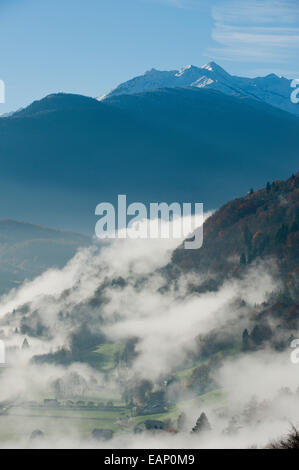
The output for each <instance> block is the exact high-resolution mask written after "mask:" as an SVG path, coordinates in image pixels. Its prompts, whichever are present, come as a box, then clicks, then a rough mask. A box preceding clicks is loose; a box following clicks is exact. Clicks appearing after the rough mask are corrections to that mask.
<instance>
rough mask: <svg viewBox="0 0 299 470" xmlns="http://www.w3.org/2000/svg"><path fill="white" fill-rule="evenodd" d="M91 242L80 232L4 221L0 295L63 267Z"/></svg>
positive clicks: (0, 230)
mask: <svg viewBox="0 0 299 470" xmlns="http://www.w3.org/2000/svg"><path fill="white" fill-rule="evenodd" d="M90 243H91V239H90V238H89V237H85V236H84V235H80V234H77V233H72V232H67V231H63V230H53V229H50V228H47V227H42V226H40V225H34V224H29V223H25V222H19V221H16V220H0V295H1V294H3V293H5V292H7V291H8V290H9V289H11V288H13V287H17V286H18V285H20V284H21V283H23V282H24V281H25V280H30V279H33V278H34V277H35V276H38V275H39V274H41V273H42V272H44V271H45V270H46V269H48V268H61V267H62V266H64V264H65V263H66V262H67V261H68V260H69V259H70V258H72V257H73V256H74V254H75V253H76V250H77V249H78V248H79V247H83V246H88V245H89V244H90Z"/></svg>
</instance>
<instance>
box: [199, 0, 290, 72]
mask: <svg viewBox="0 0 299 470" xmlns="http://www.w3.org/2000/svg"><path fill="white" fill-rule="evenodd" d="M212 16H213V19H214V28H213V31H212V38H213V39H214V40H215V41H216V42H217V43H218V44H219V45H220V47H215V48H211V49H209V51H208V53H209V55H213V56H214V57H215V58H216V59H217V58H221V59H226V60H238V61H248V60H251V61H254V62H277V63H283V62H287V61H290V60H291V59H294V60H295V59H296V57H297V56H298V52H299V26H298V22H299V4H298V3H297V2H294V1H292V0H291V1H283V2H282V1H280V0H277V1H269V0H260V1H258V0H250V1H248V0H241V1H236V0H229V1H226V2H221V3H218V4H217V5H215V6H214V7H213V8H212Z"/></svg>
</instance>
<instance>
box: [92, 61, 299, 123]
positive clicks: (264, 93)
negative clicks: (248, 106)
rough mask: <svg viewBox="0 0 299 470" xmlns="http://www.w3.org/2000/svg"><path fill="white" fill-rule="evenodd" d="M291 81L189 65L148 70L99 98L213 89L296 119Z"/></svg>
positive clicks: (298, 109)
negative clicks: (254, 102) (161, 89)
mask: <svg viewBox="0 0 299 470" xmlns="http://www.w3.org/2000/svg"><path fill="white" fill-rule="evenodd" d="M291 82H292V80H291V79H287V78H285V77H278V76H277V75H276V74H274V73H271V74H268V75H266V76H265V77H255V78H246V77H239V76H236V75H230V74H229V73H228V72H227V71H226V70H224V69H223V68H222V67H221V66H220V65H218V64H216V63H215V62H209V63H208V64H205V65H203V66H201V67H197V66H194V65H188V66H186V67H182V68H181V69H178V70H170V71H161V70H156V69H151V70H148V71H147V72H145V73H144V74H142V75H139V76H136V77H134V78H132V79H130V80H128V81H126V82H123V83H121V84H120V85H118V86H117V87H116V88H114V89H113V90H111V91H110V92H109V93H107V94H105V95H103V96H102V97H100V98H98V100H100V101H105V100H106V99H107V98H111V97H115V96H119V95H122V94H136V93H141V92H144V91H150V90H154V89H158V88H169V87H171V88H172V87H186V86H191V87H195V88H209V89H211V88H212V89H216V90H219V91H221V92H222V93H225V94H228V95H243V96H250V97H251V98H253V99H256V100H261V101H263V102H265V103H267V104H270V105H272V106H275V107H277V108H280V109H282V110H284V111H287V112H289V113H292V114H295V115H297V116H299V106H296V105H295V104H294V103H292V102H291V99H290V95H291V92H292V88H291Z"/></svg>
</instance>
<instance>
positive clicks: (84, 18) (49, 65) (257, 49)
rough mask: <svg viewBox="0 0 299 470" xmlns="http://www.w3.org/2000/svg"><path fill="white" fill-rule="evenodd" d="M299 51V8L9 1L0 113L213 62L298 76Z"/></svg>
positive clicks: (244, 0) (246, 1) (250, 72)
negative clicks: (62, 94)
mask: <svg viewBox="0 0 299 470" xmlns="http://www.w3.org/2000/svg"><path fill="white" fill-rule="evenodd" d="M298 52H299V1H298V0H237V1H235V0H209V1H207V0H0V79H2V80H4V82H5V84H6V103H5V104H0V113H4V112H8V111H11V110H15V109H17V108H18V107H21V106H24V105H27V104H29V103H30V102H31V101H33V100H34V99H39V98H41V97H43V96H45V95H46V94H48V93H52V92H57V91H65V92H73V93H82V94H85V95H90V96H99V95H102V94H104V93H105V92H107V91H109V90H110V89H111V88H112V87H114V86H116V85H117V84H119V83H120V82H122V81H124V80H127V79H129V78H131V77H133V76H135V75H137V74H141V73H143V72H144V71H145V70H148V69H150V68H152V67H155V68H159V69H173V68H179V67H181V66H184V65H187V64H194V65H203V64H204V63H207V62H208V61H210V60H215V61H216V62H218V63H219V64H220V65H222V66H223V67H224V68H226V69H227V70H228V71H229V72H231V73H234V74H239V75H247V76H255V75H265V74H267V73H270V72H276V73H277V74H279V75H286V76H290V77H292V78H293V77H295V78H297V77H299V64H298Z"/></svg>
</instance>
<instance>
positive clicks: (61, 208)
mask: <svg viewBox="0 0 299 470" xmlns="http://www.w3.org/2000/svg"><path fill="white" fill-rule="evenodd" d="M208 71H209V70H208ZM190 73H191V72H190ZM219 73H220V72H219ZM298 135H299V118H298V117H297V116H295V115H294V114H290V113H288V112H285V111H282V110H280V109H278V108H277V107H273V106H270V105H269V104H267V103H265V102H264V101H261V100H257V99H253V98H252V97H249V96H247V95H244V94H232V95H229V94H224V93H223V92H221V91H218V90H215V89H210V88H209V87H207V88H198V87H194V86H191V87H187V88H185V87H175V88H173V87H170V88H159V89H155V90H153V91H146V92H142V93H136V94H120V95H111V96H107V97H106V98H105V100H103V101H98V100H96V99H93V98H89V97H85V96H81V95H72V94H64V93H58V94H53V95H49V96H47V97H45V98H43V99H42V100H40V101H35V102H34V103H32V104H31V105H30V106H28V107H27V108H25V109H22V110H20V111H19V112H17V113H14V114H13V115H12V116H8V117H4V118H1V119H0V165H1V166H0V168H1V172H0V215H1V217H2V218H14V219H18V220H20V219H21V220H30V221H31V222H36V223H41V224H43V225H45V226H53V227H62V228H67V229H70V230H72V231H76V232H81V233H88V234H91V233H93V230H94V226H95V223H96V217H95V214H94V210H95V207H96V205H97V204H98V203H99V202H106V201H107V202H112V203H115V202H116V200H117V195H118V194H126V195H127V197H128V202H132V201H141V202H144V203H146V204H147V203H149V202H155V201H160V202H161V201H165V202H169V203H170V202H173V201H178V202H203V203H204V205H205V209H214V208H217V207H219V206H220V205H221V204H223V203H225V202H226V201H228V200H230V199H234V198H235V197H237V196H240V195H244V194H246V193H247V192H248V191H249V190H250V188H251V187H252V186H253V187H254V189H256V188H259V187H262V186H263V185H264V184H265V182H266V181H267V180H268V179H269V180H275V179H279V178H287V177H288V176H289V175H290V174H292V173H294V172H296V171H297V170H298V155H299V141H298Z"/></svg>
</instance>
